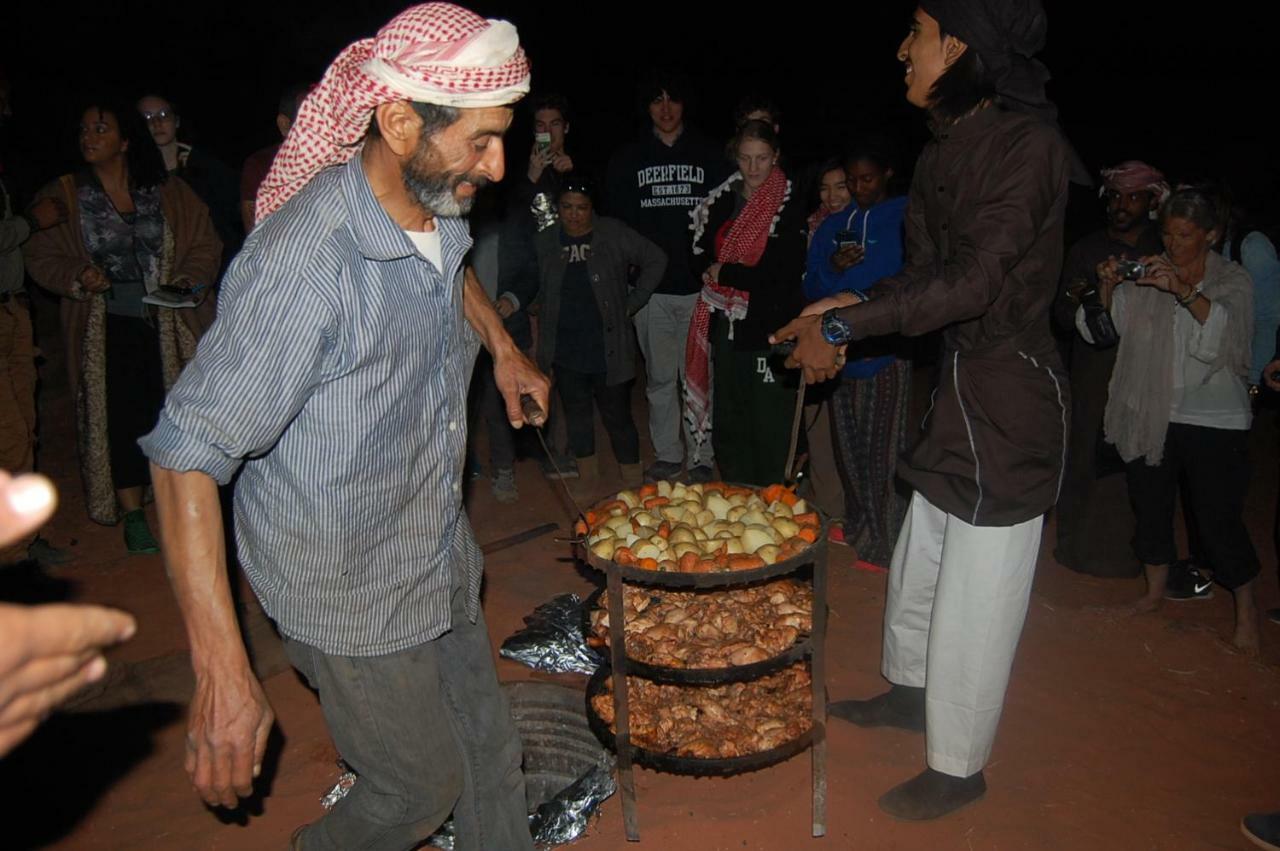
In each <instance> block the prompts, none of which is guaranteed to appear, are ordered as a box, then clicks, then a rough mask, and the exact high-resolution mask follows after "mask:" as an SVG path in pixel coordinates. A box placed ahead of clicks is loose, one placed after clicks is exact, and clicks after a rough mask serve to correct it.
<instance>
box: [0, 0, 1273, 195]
mask: <svg viewBox="0 0 1280 851" xmlns="http://www.w3.org/2000/svg"><path fill="white" fill-rule="evenodd" d="M7 5H8V6H9V8H8V9H7V10H6V11H5V12H4V13H0V51H2V52H0V66H3V67H4V68H5V69H6V70H7V73H8V76H9V77H10V79H11V80H12V81H13V88H14V98H13V99H14V108H15V117H14V120H13V125H12V126H11V127H10V128H9V129H8V130H9V132H8V133H7V135H8V136H9V138H8V140H7V143H6V148H7V149H8V152H7V156H6V159H7V160H8V162H7V163H6V165H7V169H8V171H9V173H10V174H11V175H13V176H15V177H19V179H20V182H21V183H22V184H23V185H24V186H30V185H32V184H36V185H38V184H39V183H43V182H44V181H46V180H49V179H51V178H53V177H55V176H56V175H57V174H59V173H61V172H63V171H66V170H68V169H69V168H71V167H73V166H74V165H76V164H77V162H78V159H79V157H78V154H77V151H76V147H75V127H76V124H77V122H78V117H79V108H80V107H81V106H82V104H83V103H84V100H85V98H86V96H87V95H88V94H89V93H91V92H100V91H103V90H104V89H107V90H111V89H117V90H120V91H122V92H123V93H126V94H127V95H128V96H129V97H130V98H132V97H135V96H137V95H138V94H140V93H142V92H144V91H147V90H155V91H157V92H161V93H164V94H166V95H167V96H168V97H169V98H171V99H172V100H173V101H174V102H175V103H176V104H177V105H178V106H179V111H180V113H181V115H182V119H183V124H182V128H181V130H180V132H179V136H180V138H182V139H183V140H184V141H188V142H193V143H196V144H198V145H203V146H206V147H208V148H210V149H211V150H213V151H214V152H215V153H217V154H218V155H219V156H221V157H222V158H223V159H224V160H225V161H227V162H228V163H229V164H231V165H233V166H234V167H235V168H236V169H237V170H238V168H239V165H240V163H241V161H242V160H243V158H244V156H245V155H246V154H248V153H249V152H251V151H253V150H255V149H256V148H258V147H260V146H262V145H266V144H269V143H271V142H273V141H275V138H276V134H275V129H274V124H273V119H274V114H275V103H276V98H277V96H278V92H279V90H280V89H281V88H282V87H284V86H285V85H287V84H289V83H292V82H295V81H299V80H315V79H318V78H319V76H320V74H321V73H322V72H323V70H324V68H325V67H326V66H327V65H328V63H329V61H330V60H331V59H332V58H333V56H334V55H335V54H336V53H337V52H338V51H339V50H340V49H341V48H342V47H343V46H345V45H346V44H347V43H348V42H350V41H352V40H354V39H356V38H361V37H365V36H369V35H372V34H373V33H374V32H375V31H376V29H377V28H378V27H379V26H380V25H382V24H383V23H385V22H386V21H387V20H388V19H390V18H391V17H392V16H393V15H394V14H395V13H396V12H398V11H399V10H401V9H402V8H404V7H405V4H404V3H402V2H386V0H368V2H353V3H342V4H339V3H324V2H319V3H300V2H296V0H282V2H258V3H248V2H241V0H229V2H222V3H213V2H200V1H199V0H191V2H181V0H179V2H167V3H139V2H124V3H118V4H109V3H98V4H93V5H88V4H65V3H44V4H41V3H39V2H23V3H22V4H21V5H20V6H19V7H18V8H16V9H15V8H14V7H15V6H18V4H17V3H14V4H7ZM1047 5H1048V7H1049V16H1050V28H1049V42H1048V47H1047V49H1046V50H1045V52H1044V54H1043V56H1042V58H1043V59H1044V61H1045V62H1046V64H1047V65H1048V66H1049V68H1050V70H1051V71H1052V73H1053V75H1054V81H1053V82H1052V83H1051V84H1050V94H1051V96H1052V97H1053V99H1054V100H1055V101H1056V102H1057V103H1058V106H1059V109H1060V120H1061V123H1062V125H1063V127H1064V129H1065V130H1066V132H1067V134H1068V136H1069V137H1070V138H1071V140H1072V141H1073V143H1074V144H1075V145H1076V147H1077V148H1078V150H1079V151H1080V153H1081V155H1082V156H1083V158H1084V159H1085V161H1086V162H1087V163H1088V165H1089V166H1090V168H1091V169H1093V170H1094V171H1096V169H1097V168H1099V167H1100V166H1102V165H1105V164H1112V163H1115V162H1117V161H1119V160H1122V159H1128V158H1141V159H1146V160H1148V161H1149V162H1151V163H1153V164H1155V165H1157V166H1158V167H1160V168H1162V169H1164V170H1165V171H1166V172H1167V173H1168V174H1169V175H1170V176H1171V177H1173V178H1175V179H1181V178H1201V177H1215V178H1221V179H1224V180H1226V181H1228V182H1229V184H1230V185H1231V186H1232V187H1233V189H1234V191H1235V194H1236V196H1237V200H1239V201H1241V202H1243V203H1245V204H1247V205H1248V206H1250V207H1251V208H1253V209H1254V210H1255V211H1257V212H1262V210H1261V209H1260V208H1261V207H1262V206H1263V205H1264V204H1267V205H1269V204H1270V203H1271V202H1270V199H1271V198H1272V197H1273V196H1275V195H1276V192H1275V190H1276V183H1277V171H1278V169H1277V165H1276V157H1275V155H1274V151H1273V147H1274V145H1273V144H1272V141H1271V140H1272V139H1273V136H1272V135H1271V133H1270V131H1264V129H1263V128H1264V124H1265V122H1266V121H1267V120H1268V119H1267V117H1266V116H1267V115H1269V114H1270V113H1271V112H1272V111H1274V109H1275V106H1276V86H1275V74H1274V71H1273V68H1272V64H1273V62H1274V60H1273V59H1272V58H1271V54H1272V49H1271V45H1270V44H1269V43H1268V42H1269V41H1270V40H1271V39H1272V38H1273V37H1272V36H1269V35H1268V32H1269V29H1268V28H1265V27H1264V26H1263V25H1262V24H1261V23H1260V22H1258V21H1256V20H1251V17H1252V16H1250V15H1249V14H1248V13H1249V12H1250V11H1253V10H1257V9H1260V8H1262V7H1261V6H1254V5H1252V4H1249V5H1246V4H1243V3H1223V4H1216V5H1201V6H1198V7H1196V11H1195V12H1194V13H1187V12H1180V11H1176V9H1177V8H1178V7H1177V6H1176V5H1175V4H1173V3H1128V4H1124V3H1113V4H1107V5H1105V6H1104V5H1103V4H1092V3H1090V4H1078V3H1071V4H1069V3H1065V2H1057V3H1053V2H1050V3H1048V4H1047ZM471 7H472V8H474V9H475V10H476V11H478V12H480V13H482V14H484V15H486V16H489V17H504V18H507V19H509V20H511V21H513V22H514V23H515V24H516V25H517V26H518V27H519V29H520V33H521V38H522V41H523V43H524V45H525V49H526V50H527V51H528V53H529V55H530V57H531V59H532V62H533V75H534V76H533V85H534V90H535V91H539V90H548V89H556V90H560V91H563V92H565V93H567V94H568V95H569V97H570V99H571V101H572V103H573V105H574V115H573V120H572V133H571V135H570V145H569V147H570V151H571V153H572V154H573V155H574V157H575V160H577V161H578V162H579V164H582V165H588V166H594V167H597V168H598V167H600V166H601V165H602V164H603V162H604V161H605V160H606V159H607V157H608V154H609V152H610V151H611V150H612V149H614V148H615V147H617V146H618V145H619V144H620V143H621V142H623V141H624V140H625V139H627V138H629V137H630V136H631V135H632V134H633V133H635V132H637V130H638V129H639V128H640V127H641V124H640V119H639V115H640V113H639V111H638V109H637V108H636V105H635V97H634V85H635V80H636V76H637V73H638V72H639V70H640V69H642V68H643V67H645V66H646V65H648V64H651V63H654V62H658V63H667V64H670V65H674V66H678V67H681V68H682V69H684V70H685V71H686V72H687V73H688V74H689V75H690V76H691V77H692V78H693V79H694V80H695V84H696V86H697V87H698V89H699V95H700V97H699V102H698V103H696V104H694V105H692V108H691V109H690V110H689V111H688V113H687V114H688V117H689V119H690V121H691V123H693V124H695V125H697V126H699V127H701V128H702V129H703V130H704V131H706V132H707V133H709V134H710V135H712V136H713V137H714V138H717V139H723V138H726V137H727V136H728V135H729V132H730V129H731V113H732V110H733V106H734V105H735V103H736V102H737V100H738V98H739V97H740V96H741V95H742V94H743V93H744V92H747V91H763V92H768V93H769V94H771V95H772V96H774V97H775V98H776V99H777V100H778V102H779V103H780V104H781V106H782V109H783V113H784V114H783V128H782V129H783V143H784V148H785V150H786V153H787V155H788V157H789V158H790V159H791V160H792V161H793V162H796V161H798V162H802V163H803V162H809V161H811V160H813V159H817V158H819V157H822V156H824V155H827V154H830V153H834V152H836V151H837V150H839V149H840V148H841V147H842V145H844V144H845V143H846V141H847V140H849V139H850V138H853V137H856V135H857V134H858V133H859V132H861V131H864V130H868V129H875V130H879V131H883V132H887V133H888V134H890V137H891V138H893V139H896V140H897V143H898V151H899V157H898V158H899V160H900V161H901V162H902V164H903V165H904V166H906V167H907V168H909V167H910V163H911V162H912V161H913V160H914V157H915V154H916V153H917V152H918V150H919V147H920V145H921V144H922V143H923V141H924V140H925V139H926V138H927V134H926V130H925V127H924V122H923V120H922V117H921V114H920V113H919V112H918V111H917V110H914V109H912V108H911V107H910V106H908V105H907V104H906V102H905V100H904V99H903V83H902V66H901V65H900V63H898V62H897V61H896V59H895V58H894V54H895V51H896V48H897V45H898V43H899V41H900V40H901V38H902V37H903V35H904V34H905V32H906V24H907V21H908V18H909V15H910V13H911V11H912V8H913V6H912V4H911V2H910V0H907V2H888V3H880V4H877V5H875V6H874V7H873V6H870V5H869V4H847V6H844V7H833V6H828V5H820V4H795V3H792V4H787V3H778V2H773V3H768V4H765V5H762V6H756V7H747V6H745V5H743V4H732V5H731V4H724V5H723V6H721V5H717V4H693V3H687V2H686V3H672V2H648V3H644V4H629V5H628V4H578V3H550V2H541V3H520V2H510V0H508V2H475V3H472V4H471ZM1254 14H1255V15H1256V11H1255V12H1254ZM529 138H530V129H529V121H528V117H527V116H525V115H524V114H523V113H521V114H520V117H519V118H518V120H517V123H516V125H515V126H514V127H513V129H512V132H511V134H510V135H509V136H508V156H509V162H510V163H512V164H513V165H515V167H516V168H520V167H522V165H521V164H522V163H523V159H524V157H525V156H526V155H527V152H528V146H529V142H528V141H526V140H529ZM1089 216H1090V217H1092V213H1091V212H1090V213H1089Z"/></svg>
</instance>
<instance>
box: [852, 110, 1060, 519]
mask: <svg viewBox="0 0 1280 851" xmlns="http://www.w3.org/2000/svg"><path fill="white" fill-rule="evenodd" d="M1070 174H1071V148H1070V146H1069V145H1068V144H1067V141H1066V139H1065V138H1063V136H1062V134H1061V132H1059V130H1058V129H1057V128H1056V127H1055V126H1053V125H1052V124H1047V123H1045V122H1043V121H1040V120H1038V119H1036V118H1033V117H1031V116H1028V115H1023V114H1019V113H1016V112H1006V111H1004V110H1003V109H1000V108H999V107H989V108H987V109H984V110H982V111H980V112H978V113H977V114H975V115H971V116H969V117H967V118H963V119H961V120H960V121H958V122H956V123H955V124H954V125H951V126H949V127H946V128H941V129H938V130H935V138H934V140H933V141H932V142H930V143H929V144H928V145H927V146H925V149H924V151H923V152H922V153H921V154H920V160H919V162H917V164H916V171H915V178H914V180H913V182H912V185H911V194H910V200H909V202H908V206H907V222H906V229H907V265H906V266H905V267H903V269H902V271H901V272H900V273H898V274H897V275H893V276H892V277H889V278H886V279H884V280H883V281H881V282H880V283H879V284H877V285H875V286H874V287H872V288H871V290H870V295H871V297H872V300H871V301H869V302H867V303H865V304H860V305H854V306H851V307H847V308H844V309H843V310H842V311H841V315H842V316H843V317H844V318H845V319H846V320H847V321H848V322H849V324H850V325H851V326H852V327H853V336H854V339H855V340H860V339H863V338H864V337H869V336H878V335H881V334H892V333H901V334H907V335H909V336H914V335H917V334H926V333H928V332H930V331H934V330H936V329H939V328H941V329H942V344H943V355H942V375H941V379H940V382H939V385H938V389H937V392H936V394H935V397H934V404H933V407H932V408H931V412H930V414H929V415H928V416H927V418H926V425H925V433H924V439H923V440H922V441H921V442H920V444H919V445H918V446H917V447H916V448H915V449H914V450H913V451H912V452H911V453H910V454H908V455H907V456H906V457H905V458H904V459H903V460H902V461H901V462H900V463H899V464H898V475H899V476H901V477H902V479H903V480H904V481H905V482H907V484H909V485H910V486H911V487H912V488H914V489H916V490H918V491H920V493H921V494H923V495H924V497H925V498H926V499H928V500H929V501H930V502H931V503H933V504H934V505H936V506H938V507H939V508H941V509H942V510H943V511H945V512H947V513H948V514H952V515H955V516H956V517H959V518H961V519H962V520H964V521H965V522H966V523H970V524H972V525H975V526H1012V525H1014V524H1017V523H1022V522H1025V521H1027V520H1030V519H1032V518H1033V517H1037V516H1039V515H1041V514H1044V513H1045V512H1046V511H1048V510H1049V508H1051V507H1052V506H1053V504H1054V503H1055V502H1057V499H1058V491H1059V488H1060V486H1061V483H1062V472H1063V456H1064V455H1065V454H1066V442H1067V430H1068V426H1069V423H1070V413H1069V402H1070V388H1069V386H1068V383H1067V380H1066V375H1065V374H1064V373H1063V370H1062V364H1061V361H1060V359H1059V355H1058V348H1057V345H1056V344H1055V342H1054V339H1053V336H1052V334H1051V333H1050V330H1049V313H1050V310H1051V308H1052V306H1053V301H1054V297H1055V295H1056V293H1057V289H1058V275H1059V273H1060V271H1061V269H1062V242H1063V235H1062V226H1063V217H1064V213H1065V211H1066V206H1067V181H1068V178H1069V177H1070Z"/></svg>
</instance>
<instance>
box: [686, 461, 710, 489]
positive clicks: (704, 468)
mask: <svg viewBox="0 0 1280 851" xmlns="http://www.w3.org/2000/svg"><path fill="white" fill-rule="evenodd" d="M715 477H716V471H715V470H713V469H711V465H710V464H699V465H698V466H696V467H693V468H692V469H690V470H689V475H688V476H686V477H685V478H687V479H688V480H689V484H691V485H696V484H702V483H705V482H709V481H711V480H712V479H714V478H715Z"/></svg>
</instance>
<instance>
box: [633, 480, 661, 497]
mask: <svg viewBox="0 0 1280 851" xmlns="http://www.w3.org/2000/svg"><path fill="white" fill-rule="evenodd" d="M638 493H639V494H640V498H641V499H644V498H645V497H650V496H657V495H658V486H657V485H655V484H654V483H652V482H650V483H649V484H647V485H641V486H640V490H639V491H638Z"/></svg>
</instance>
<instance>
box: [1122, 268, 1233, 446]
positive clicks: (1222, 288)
mask: <svg viewBox="0 0 1280 851" xmlns="http://www.w3.org/2000/svg"><path fill="white" fill-rule="evenodd" d="M1124 286H1127V287H1130V289H1129V291H1128V292H1127V293H1125V329H1124V334H1123V336H1121V338H1120V348H1119V351H1117V352H1116V366H1115V370H1114V371H1113V372H1112V373H1111V385H1110V387H1109V388H1108V398H1107V410H1106V414H1105V416H1104V418H1103V428H1104V429H1105V431H1106V436H1107V442H1108V443H1113V444H1115V447H1116V449H1117V450H1118V451H1119V452H1120V457H1121V458H1123V459H1124V460H1125V461H1126V462H1128V461H1133V460H1135V459H1137V458H1145V459H1146V461H1147V463H1148V464H1150V465H1151V466H1153V467H1154V466H1156V465H1158V464H1159V463H1160V461H1161V459H1162V458H1163V457H1164V438H1165V432H1166V431H1168V428H1169V410H1170V408H1171V407H1172V405H1173V370H1174V367H1175V365H1174V363H1173V315H1172V310H1171V308H1172V307H1177V305H1176V302H1175V301H1174V300H1173V297H1172V296H1171V295H1170V294H1169V293H1167V292H1165V291H1164V290H1160V289H1157V288H1156V287H1145V286H1137V285H1133V284H1124ZM1200 291H1201V292H1202V293H1203V294H1204V295H1205V297H1206V298H1208V299H1209V300H1210V301H1211V302H1213V303H1214V304H1216V305H1219V306H1221V307H1222V308H1224V309H1225V310H1226V311H1227V329H1226V333H1225V334H1224V335H1223V340H1222V346H1221V348H1220V349H1219V351H1218V356H1217V358H1215V359H1214V361H1213V363H1212V364H1211V365H1210V371H1209V373H1208V375H1206V376H1205V380H1208V377H1209V376H1210V375H1213V374H1214V373H1216V372H1218V370H1221V369H1226V370H1230V371H1231V372H1232V373H1233V374H1235V375H1239V376H1241V377H1244V376H1247V375H1248V374H1249V363H1250V361H1249V357H1250V355H1249V343H1250V340H1251V337H1252V334H1253V281H1252V279H1251V278H1250V277H1249V273H1248V272H1246V271H1245V270H1244V267H1242V266H1240V265H1239V264H1238V263H1232V262H1231V261H1230V260H1225V259H1223V258H1222V256H1221V255H1219V254H1218V253H1216V252H1213V251H1211V252H1209V256H1208V257H1207V258H1206V259H1205V264H1204V282H1203V284H1202V285H1201V286H1200ZM1177 309H1178V310H1185V308H1183V307H1177Z"/></svg>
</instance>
